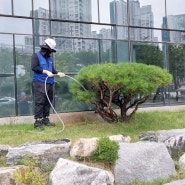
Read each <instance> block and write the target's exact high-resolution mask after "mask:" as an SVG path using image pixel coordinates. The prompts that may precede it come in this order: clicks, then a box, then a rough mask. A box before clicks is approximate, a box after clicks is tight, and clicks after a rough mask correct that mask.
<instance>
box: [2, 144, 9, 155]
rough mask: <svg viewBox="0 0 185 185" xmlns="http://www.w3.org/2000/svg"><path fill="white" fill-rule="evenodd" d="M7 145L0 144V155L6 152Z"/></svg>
mask: <svg viewBox="0 0 185 185" xmlns="http://www.w3.org/2000/svg"><path fill="white" fill-rule="evenodd" d="M9 148H10V146H9V145H0V157H1V156H4V155H6V154H7V153H8V149H9Z"/></svg>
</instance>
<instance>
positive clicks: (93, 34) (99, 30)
mask: <svg viewBox="0 0 185 185" xmlns="http://www.w3.org/2000/svg"><path fill="white" fill-rule="evenodd" d="M52 35H53V36H57V35H60V36H68V37H84V38H104V39H111V38H116V36H115V28H114V29H112V27H111V26H107V25H96V24H93V25H90V24H82V23H68V22H56V21H55V22H54V21H53V22H52Z"/></svg>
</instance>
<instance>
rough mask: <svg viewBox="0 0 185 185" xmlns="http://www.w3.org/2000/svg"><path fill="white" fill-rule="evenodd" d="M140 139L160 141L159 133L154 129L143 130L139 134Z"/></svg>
mask: <svg viewBox="0 0 185 185" xmlns="http://www.w3.org/2000/svg"><path fill="white" fill-rule="evenodd" d="M139 140H140V141H156V142H157V141H158V138H157V135H156V133H155V132H154V131H148V132H143V133H141V134H140V135H139Z"/></svg>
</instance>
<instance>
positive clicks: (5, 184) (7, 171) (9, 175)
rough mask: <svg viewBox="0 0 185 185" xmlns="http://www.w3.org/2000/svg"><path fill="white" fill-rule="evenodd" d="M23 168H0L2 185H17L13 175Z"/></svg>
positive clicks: (0, 182) (0, 183)
mask: <svg viewBox="0 0 185 185" xmlns="http://www.w3.org/2000/svg"><path fill="white" fill-rule="evenodd" d="M22 167H23V166H22V165H20V166H13V167H4V168H0V185H17V183H16V181H15V179H14V177H13V174H14V173H15V172H16V170H18V169H20V168H22Z"/></svg>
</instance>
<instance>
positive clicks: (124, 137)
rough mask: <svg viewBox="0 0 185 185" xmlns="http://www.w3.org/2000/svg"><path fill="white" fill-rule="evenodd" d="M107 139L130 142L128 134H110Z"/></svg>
mask: <svg viewBox="0 0 185 185" xmlns="http://www.w3.org/2000/svg"><path fill="white" fill-rule="evenodd" d="M109 139H110V140H111V141H116V142H118V143H120V142H124V143H130V141H131V138H130V136H127V135H121V134H120V135H112V136H109Z"/></svg>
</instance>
